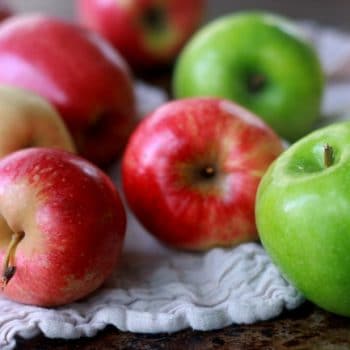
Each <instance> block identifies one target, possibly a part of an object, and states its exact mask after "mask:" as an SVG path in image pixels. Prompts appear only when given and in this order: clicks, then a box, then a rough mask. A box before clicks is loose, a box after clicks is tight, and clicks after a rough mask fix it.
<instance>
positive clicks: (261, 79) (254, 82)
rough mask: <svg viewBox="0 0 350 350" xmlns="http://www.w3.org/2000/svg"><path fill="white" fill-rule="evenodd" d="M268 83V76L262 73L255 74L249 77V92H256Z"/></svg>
mask: <svg viewBox="0 0 350 350" xmlns="http://www.w3.org/2000/svg"><path fill="white" fill-rule="evenodd" d="M265 84H266V77H265V76H264V75H262V74H253V75H251V76H250V77H249V78H248V90H249V92H252V93H256V92H259V91H261V90H262V89H263V88H264V86H265Z"/></svg>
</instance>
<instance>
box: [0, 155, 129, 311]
mask: <svg viewBox="0 0 350 350" xmlns="http://www.w3.org/2000/svg"><path fill="white" fill-rule="evenodd" d="M125 221H126V218H125V211H124V207H123V205H122V203H121V200H120V198H119V195H118V192H117V190H116V188H115V186H114V184H113V183H112V181H111V180H110V179H109V177H108V176H107V175H106V174H105V173H104V172H102V171H101V170H100V169H99V168H97V167H96V166H94V165H92V164H91V163H90V162H88V161H86V160H85V159H83V158H81V157H79V156H76V155H74V154H72V153H70V152H66V151H62V150H58V149H53V148H50V149H49V148H28V149H25V150H21V151H17V152H14V153H11V154H10V155H8V156H6V157H5V158H2V159H1V160H0V228H1V230H0V261H1V262H2V271H1V273H2V282H3V293H4V295H6V296H7V297H8V298H10V299H12V300H15V301H18V302H21V303H25V304H34V305H40V306H57V305H62V304H66V303H69V302H72V301H75V300H78V299H80V298H82V297H84V296H86V295H88V294H89V293H91V292H93V291H94V290H96V289H97V288H98V287H99V286H100V285H101V284H102V283H103V282H104V281H105V280H106V278H107V277H108V276H109V275H110V274H111V273H112V271H113V269H114V268H115V267H116V263H117V262H118V260H119V257H120V254H121V250H122V244H123V239H124V234H125V223H126V222H125Z"/></svg>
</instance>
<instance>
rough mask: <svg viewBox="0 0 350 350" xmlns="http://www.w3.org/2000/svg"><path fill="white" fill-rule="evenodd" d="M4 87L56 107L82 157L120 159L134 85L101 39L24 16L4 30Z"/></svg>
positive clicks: (0, 61) (130, 123)
mask: <svg viewBox="0 0 350 350" xmlns="http://www.w3.org/2000/svg"><path fill="white" fill-rule="evenodd" d="M0 83H7V84H11V85H15V86H19V87H22V88H26V89H29V90H32V91H34V92H36V93H38V94H39V95H41V96H42V97H44V98H46V99H47V100H48V101H49V102H51V103H52V104H53V105H54V107H55V108H56V109H57V110H58V112H59V113H60V115H61V116H62V118H63V119H64V121H65V123H66V125H67V127H68V128H69V130H70V132H71V134H72V136H73V139H74V141H75V143H76V146H77V149H78V151H79V153H80V154H81V155H82V156H84V157H85V158H87V159H89V160H91V161H93V162H94V163H97V164H98V165H104V164H106V163H109V162H111V161H113V160H115V158H116V156H117V155H118V154H119V153H120V152H121V150H122V148H123V146H124V145H125V143H126V141H127V138H128V136H129V133H130V132H131V130H132V128H133V127H134V117H135V104H134V92H133V87H132V80H131V77H130V75H129V71H128V68H127V66H126V64H125V63H124V61H123V60H122V58H121V57H120V55H119V54H118V53H117V52H116V51H115V50H114V49H113V48H112V47H111V46H110V45H109V44H108V43H107V42H106V41H105V40H104V39H102V38H101V37H100V36H98V35H97V34H95V33H92V32H90V31H88V30H83V29H81V28H79V27H78V26H77V25H75V24H69V23H67V22H64V21H62V20H59V19H55V18H53V17H49V16H46V15H21V16H13V17H11V18H9V19H8V20H5V21H4V22H3V24H2V26H1V27H0Z"/></svg>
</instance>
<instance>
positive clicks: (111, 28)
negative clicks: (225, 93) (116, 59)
mask: <svg viewBox="0 0 350 350" xmlns="http://www.w3.org/2000/svg"><path fill="white" fill-rule="evenodd" d="M204 9H205V0H191V1H187V0H163V1H159V0H127V1H125V0H78V1H77V13H78V19H79V21H80V23H82V24H83V25H85V26H87V27H89V28H91V29H93V30H96V31H97V32H99V33H100V34H102V35H103V36H104V37H106V38H107V39H108V40H109V41H110V42H111V43H112V44H113V45H114V46H115V47H116V48H117V49H118V50H119V51H120V52H121V54H122V55H123V56H124V57H125V59H126V60H127V61H128V62H129V63H130V64H131V66H132V67H133V68H134V69H135V70H137V71H140V70H146V69H150V68H154V67H159V66H161V65H166V64H168V63H170V62H172V61H173V60H174V58H175V57H176V55H177V54H178V52H179V51H180V49H181V48H182V46H183V45H184V44H185V42H186V41H187V40H188V38H189V37H190V36H191V35H192V33H193V32H194V31H195V30H196V29H197V27H198V26H199V24H200V22H201V20H202V17H203V13H204Z"/></svg>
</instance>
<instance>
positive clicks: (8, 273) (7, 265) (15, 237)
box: [1, 232, 24, 290]
mask: <svg viewBox="0 0 350 350" xmlns="http://www.w3.org/2000/svg"><path fill="white" fill-rule="evenodd" d="M23 237H24V232H15V233H13V234H12V238H11V242H10V244H9V245H8V247H7V251H6V254H5V257H4V262H3V270H2V277H1V289H2V290H4V288H5V287H6V286H7V284H8V283H9V282H10V280H11V278H12V277H13V276H14V274H15V272H16V266H14V256H15V253H16V248H17V246H18V244H19V242H21V240H22V239H23Z"/></svg>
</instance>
